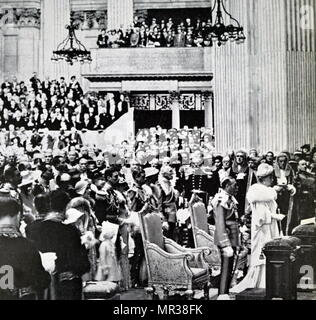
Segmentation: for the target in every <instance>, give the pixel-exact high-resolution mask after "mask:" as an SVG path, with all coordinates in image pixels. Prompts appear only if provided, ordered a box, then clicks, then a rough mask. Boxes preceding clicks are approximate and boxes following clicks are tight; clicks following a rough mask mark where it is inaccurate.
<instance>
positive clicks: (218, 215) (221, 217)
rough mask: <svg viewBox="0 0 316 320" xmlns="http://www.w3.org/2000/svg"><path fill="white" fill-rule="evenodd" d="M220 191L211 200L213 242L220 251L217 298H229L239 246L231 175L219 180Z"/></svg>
mask: <svg viewBox="0 0 316 320" xmlns="http://www.w3.org/2000/svg"><path fill="white" fill-rule="evenodd" d="M221 187H222V189H220V192H219V193H217V194H216V195H215V197H214V199H213V200H212V206H213V208H214V218H215V236H214V242H215V245H217V246H218V247H219V249H220V252H221V276H220V285H219V296H218V299H219V300H226V299H227V300H229V296H228V293H229V287H230V284H231V281H232V277H233V269H234V257H235V255H236V252H237V247H239V226H238V208H237V204H238V202H237V200H236V199H235V196H236V194H237V191H238V186H237V182H236V180H235V179H234V178H232V177H225V178H224V179H223V180H222V181H221Z"/></svg>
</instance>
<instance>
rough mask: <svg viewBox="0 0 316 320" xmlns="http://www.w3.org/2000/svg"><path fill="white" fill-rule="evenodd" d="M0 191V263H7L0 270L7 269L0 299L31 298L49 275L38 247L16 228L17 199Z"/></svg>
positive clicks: (45, 282)
mask: <svg viewBox="0 0 316 320" xmlns="http://www.w3.org/2000/svg"><path fill="white" fill-rule="evenodd" d="M0 194H1V195H0V266H1V267H3V266H6V267H7V268H6V270H3V268H2V272H3V271H7V279H8V281H6V283H5V284H6V288H4V287H1V288H0V300H25V299H27V300H35V299H36V294H39V293H40V292H42V290H44V289H45V288H47V287H48V285H49V282H50V277H49V274H48V273H47V272H46V271H45V270H44V268H43V266H42V261H41V257H40V254H39V252H38V250H37V249H36V248H35V247H34V246H33V245H32V243H31V242H30V241H29V240H27V239H25V238H24V237H22V235H21V233H20V231H19V226H20V208H21V206H20V204H19V202H18V201H17V200H16V199H15V198H14V197H12V196H11V195H10V191H9V190H7V189H1V190H0ZM10 273H11V277H10ZM2 275H3V274H2ZM10 278H11V279H12V283H10V281H9V279H10ZM34 293H35V294H34Z"/></svg>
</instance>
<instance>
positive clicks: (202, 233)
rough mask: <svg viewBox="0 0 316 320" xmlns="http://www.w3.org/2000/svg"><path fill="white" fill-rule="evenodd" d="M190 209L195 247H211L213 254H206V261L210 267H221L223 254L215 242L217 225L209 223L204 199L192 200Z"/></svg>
mask: <svg viewBox="0 0 316 320" xmlns="http://www.w3.org/2000/svg"><path fill="white" fill-rule="evenodd" d="M189 210H190V216H191V224H192V232H193V240H194V244H195V247H196V248H199V247H208V248H210V250H211V254H210V255H208V256H206V261H207V262H208V264H209V266H210V268H212V269H213V268H215V269H216V268H217V267H218V268H219V267H220V265H221V255H220V252H219V249H218V247H217V246H216V245H215V244H214V234H215V226H211V225H209V224H208V223H207V212H206V208H205V205H204V203H203V202H202V201H190V203H189Z"/></svg>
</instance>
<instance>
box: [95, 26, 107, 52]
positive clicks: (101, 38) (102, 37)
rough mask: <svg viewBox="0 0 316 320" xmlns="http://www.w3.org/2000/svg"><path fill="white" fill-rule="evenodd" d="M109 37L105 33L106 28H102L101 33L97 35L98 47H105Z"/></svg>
mask: <svg viewBox="0 0 316 320" xmlns="http://www.w3.org/2000/svg"><path fill="white" fill-rule="evenodd" d="M108 41H109V37H108V35H107V34H106V30H105V29H102V30H101V34H99V35H98V40H97V45H98V46H99V48H107V47H108Z"/></svg>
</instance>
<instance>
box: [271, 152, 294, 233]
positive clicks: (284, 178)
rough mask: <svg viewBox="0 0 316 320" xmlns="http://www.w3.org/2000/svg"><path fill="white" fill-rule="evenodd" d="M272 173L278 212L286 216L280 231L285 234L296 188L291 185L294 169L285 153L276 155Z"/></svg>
mask: <svg viewBox="0 0 316 320" xmlns="http://www.w3.org/2000/svg"><path fill="white" fill-rule="evenodd" d="M274 173H275V184H276V185H275V186H274V188H275V190H276V191H277V193H278V198H277V203H278V207H279V209H280V212H281V213H282V214H284V215H285V216H286V219H283V220H282V231H283V234H284V235H287V234H288V228H289V223H290V220H291V216H292V211H293V201H294V199H293V197H294V195H295V193H296V189H295V187H294V186H293V182H294V171H293V169H292V168H291V167H290V165H289V159H288V155H287V154H286V153H284V152H282V153H280V154H279V155H278V156H277V159H276V163H275V166H274Z"/></svg>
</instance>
